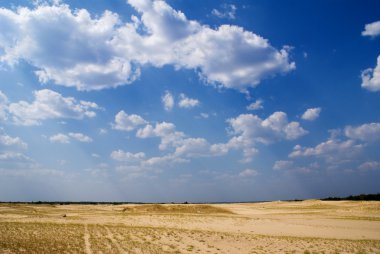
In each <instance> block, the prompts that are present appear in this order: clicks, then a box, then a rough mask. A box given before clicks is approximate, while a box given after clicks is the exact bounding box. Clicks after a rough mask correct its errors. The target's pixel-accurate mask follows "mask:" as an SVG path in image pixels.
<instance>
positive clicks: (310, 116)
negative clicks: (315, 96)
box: [301, 108, 321, 121]
mask: <svg viewBox="0 0 380 254" xmlns="http://www.w3.org/2000/svg"><path fill="white" fill-rule="evenodd" d="M320 113H321V108H309V109H307V110H306V111H305V113H303V115H302V117H301V118H302V119H303V120H308V121H314V120H315V119H317V118H318V117H319V114H320Z"/></svg>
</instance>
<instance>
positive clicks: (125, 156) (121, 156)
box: [111, 149, 145, 162]
mask: <svg viewBox="0 0 380 254" xmlns="http://www.w3.org/2000/svg"><path fill="white" fill-rule="evenodd" d="M111 158H112V159H114V160H117V161H124V162H139V161H141V160H142V159H144V158H145V153H143V152H139V153H130V152H125V151H123V150H120V149H119V150H116V151H112V153H111Z"/></svg>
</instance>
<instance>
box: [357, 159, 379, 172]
mask: <svg viewBox="0 0 380 254" xmlns="http://www.w3.org/2000/svg"><path fill="white" fill-rule="evenodd" d="M359 170H361V171H373V170H380V162H379V161H367V162H364V163H362V164H361V165H360V166H359Z"/></svg>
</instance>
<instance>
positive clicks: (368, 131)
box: [344, 123, 380, 142]
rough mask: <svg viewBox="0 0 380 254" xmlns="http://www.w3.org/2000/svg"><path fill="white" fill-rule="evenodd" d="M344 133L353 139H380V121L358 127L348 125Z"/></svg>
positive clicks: (370, 140) (368, 140) (369, 140)
mask: <svg viewBox="0 0 380 254" xmlns="http://www.w3.org/2000/svg"><path fill="white" fill-rule="evenodd" d="M344 134H345V135H346V136H347V137H348V138H351V139H356V140H361V141H365V142H374V141H378V140H380V123H367V124H363V125H360V126H357V127H352V126H347V127H346V128H345V129H344Z"/></svg>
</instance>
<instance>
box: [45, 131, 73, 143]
mask: <svg viewBox="0 0 380 254" xmlns="http://www.w3.org/2000/svg"><path fill="white" fill-rule="evenodd" d="M49 140H50V142H53V143H62V144H68V143H70V137H69V136H67V135H65V134H62V133H58V134H55V135H53V136H51V137H50V138H49Z"/></svg>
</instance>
